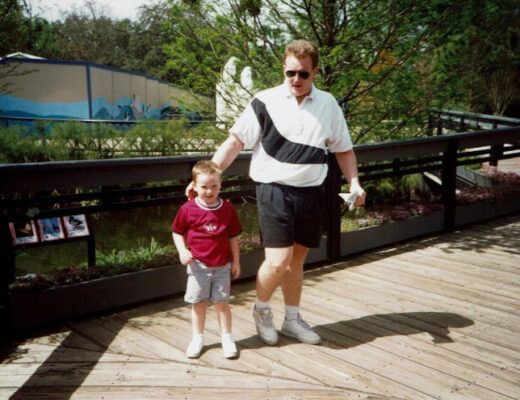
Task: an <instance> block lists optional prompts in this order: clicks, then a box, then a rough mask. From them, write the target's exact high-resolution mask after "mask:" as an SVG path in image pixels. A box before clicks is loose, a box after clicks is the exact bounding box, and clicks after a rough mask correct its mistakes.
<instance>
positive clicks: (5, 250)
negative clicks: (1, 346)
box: [0, 217, 15, 342]
mask: <svg viewBox="0 0 520 400" xmlns="http://www.w3.org/2000/svg"><path fill="white" fill-rule="evenodd" d="M0 253H1V254H3V257H2V265H1V267H0V342H2V341H3V340H5V339H6V338H7V337H8V336H9V335H10V333H11V301H10V298H9V285H10V284H11V283H12V282H13V280H14V277H15V257H14V249H13V246H12V243H11V235H10V232H9V224H8V222H7V219H6V218H4V217H2V218H1V219H0Z"/></svg>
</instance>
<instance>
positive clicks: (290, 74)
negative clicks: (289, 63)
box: [285, 70, 311, 79]
mask: <svg viewBox="0 0 520 400" xmlns="http://www.w3.org/2000/svg"><path fill="white" fill-rule="evenodd" d="M296 75H298V76H299V77H300V78H301V79H307V78H309V76H311V73H310V72H307V71H290V70H289V71H285V76H286V77H287V78H294V77H295V76H296Z"/></svg>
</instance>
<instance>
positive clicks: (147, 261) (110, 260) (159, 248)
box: [96, 237, 178, 275]
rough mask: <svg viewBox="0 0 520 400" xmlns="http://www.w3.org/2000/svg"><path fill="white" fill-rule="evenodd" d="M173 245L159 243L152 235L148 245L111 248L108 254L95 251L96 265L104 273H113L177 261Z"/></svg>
mask: <svg viewBox="0 0 520 400" xmlns="http://www.w3.org/2000/svg"><path fill="white" fill-rule="evenodd" d="M177 262H178V261H177V258H176V253H175V249H174V247H173V246H171V245H170V246H163V245H160V244H159V243H158V242H157V241H156V240H155V238H153V237H152V239H151V240H150V244H149V245H148V246H143V247H138V248H136V249H132V250H127V251H124V250H121V251H116V250H112V251H111V252H110V253H108V254H104V253H96V264H97V265H96V266H97V268H99V269H100V270H101V271H104V273H105V274H108V275H115V274H120V273H124V272H130V271H136V270H140V269H145V268H152V267H158V266H161V265H167V264H172V263H177Z"/></svg>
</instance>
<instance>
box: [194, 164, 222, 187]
mask: <svg viewBox="0 0 520 400" xmlns="http://www.w3.org/2000/svg"><path fill="white" fill-rule="evenodd" d="M201 174H208V175H212V174H216V175H219V176H220V175H222V170H221V169H220V168H219V167H218V165H217V164H215V163H214V162H213V161H210V160H200V161H197V163H196V164H195V165H194V166H193V168H192V169H191V180H192V181H193V182H196V181H197V176H199V175H201Z"/></svg>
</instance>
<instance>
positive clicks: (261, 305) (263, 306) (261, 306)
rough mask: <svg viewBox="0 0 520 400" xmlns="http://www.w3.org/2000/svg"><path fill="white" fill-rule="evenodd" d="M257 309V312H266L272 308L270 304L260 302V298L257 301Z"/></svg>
mask: <svg viewBox="0 0 520 400" xmlns="http://www.w3.org/2000/svg"><path fill="white" fill-rule="evenodd" d="M255 307H256V309H257V310H265V309H266V308H271V306H270V305H269V302H263V301H260V300H258V297H257V298H256V300H255Z"/></svg>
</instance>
